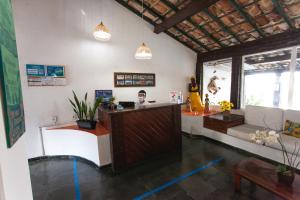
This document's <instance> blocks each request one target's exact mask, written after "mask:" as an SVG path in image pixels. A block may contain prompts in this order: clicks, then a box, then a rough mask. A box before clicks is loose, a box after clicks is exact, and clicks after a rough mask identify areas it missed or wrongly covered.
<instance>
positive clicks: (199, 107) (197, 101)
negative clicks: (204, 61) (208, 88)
mask: <svg viewBox="0 0 300 200" xmlns="http://www.w3.org/2000/svg"><path fill="white" fill-rule="evenodd" d="M189 92H190V100H191V106H192V110H193V111H197V112H203V111H204V106H203V104H202V101H201V98H200V95H199V87H198V85H197V83H196V79H195V77H191V83H190V84H189Z"/></svg>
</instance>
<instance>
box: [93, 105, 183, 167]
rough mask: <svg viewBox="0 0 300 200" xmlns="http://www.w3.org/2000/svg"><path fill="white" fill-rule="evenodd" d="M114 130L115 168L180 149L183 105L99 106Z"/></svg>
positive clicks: (104, 121) (112, 130)
mask: <svg viewBox="0 0 300 200" xmlns="http://www.w3.org/2000/svg"><path fill="white" fill-rule="evenodd" d="M99 119H100V121H101V122H102V123H103V124H104V126H107V128H108V129H109V131H110V132H111V147H112V148H111V152H112V167H113V171H114V172H120V171H122V170H125V169H128V168H129V167H131V166H134V165H136V164H138V163H140V162H141V161H143V160H146V159H148V158H151V157H155V156H158V155H161V154H167V153H176V152H178V153H179V152H181V108H180V105H177V104H159V105H153V106H142V107H139V108H135V109H130V110H123V111H114V112H112V111H107V110H101V109H100V110H99Z"/></svg>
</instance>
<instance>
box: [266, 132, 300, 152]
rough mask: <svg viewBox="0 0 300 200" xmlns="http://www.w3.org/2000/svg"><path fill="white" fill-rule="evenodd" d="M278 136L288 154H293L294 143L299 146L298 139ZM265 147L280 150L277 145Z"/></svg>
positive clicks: (283, 135)
mask: <svg viewBox="0 0 300 200" xmlns="http://www.w3.org/2000/svg"><path fill="white" fill-rule="evenodd" d="M280 135H281V139H282V142H283V144H284V146H285V148H286V151H287V152H288V153H293V151H294V148H295V142H297V143H298V145H300V139H299V138H295V137H293V136H289V135H285V134H280ZM266 146H268V147H272V148H274V149H278V150H281V146H280V144H279V143H272V144H266Z"/></svg>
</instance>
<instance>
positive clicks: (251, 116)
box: [245, 105, 283, 131]
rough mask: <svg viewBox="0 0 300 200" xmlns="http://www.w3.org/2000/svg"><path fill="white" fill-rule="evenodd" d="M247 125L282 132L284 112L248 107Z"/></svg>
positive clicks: (278, 109) (246, 109) (274, 109)
mask: <svg viewBox="0 0 300 200" xmlns="http://www.w3.org/2000/svg"><path fill="white" fill-rule="evenodd" d="M245 123H246V124H250V125H255V126H261V127H265V128H270V129H272V130H276V131H281V130H282V127H283V110H281V109H280V108H267V107H262V106H251V105H247V106H246V108H245Z"/></svg>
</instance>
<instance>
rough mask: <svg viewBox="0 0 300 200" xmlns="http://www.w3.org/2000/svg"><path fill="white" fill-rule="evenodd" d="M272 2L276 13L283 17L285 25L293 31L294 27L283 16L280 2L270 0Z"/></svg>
mask: <svg viewBox="0 0 300 200" xmlns="http://www.w3.org/2000/svg"><path fill="white" fill-rule="evenodd" d="M272 2H273V4H274V6H275V9H276V10H277V12H278V13H279V14H280V15H281V16H282V17H283V19H284V21H285V23H287V24H288V25H289V27H290V28H291V29H292V30H295V25H294V24H293V23H292V22H291V20H290V19H289V17H288V16H287V15H286V14H285V12H284V10H283V8H282V7H281V5H280V2H278V0H272Z"/></svg>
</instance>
